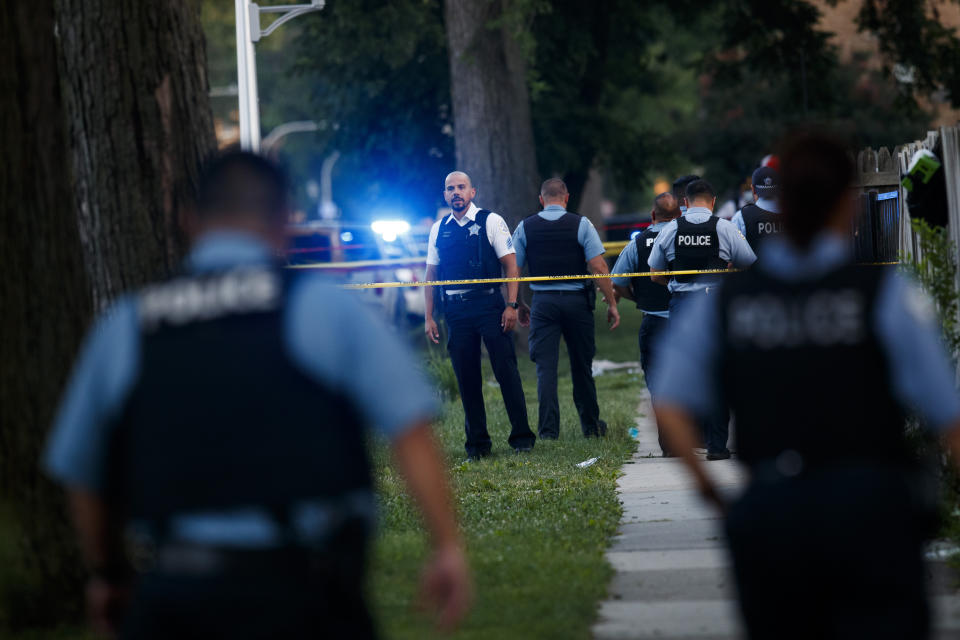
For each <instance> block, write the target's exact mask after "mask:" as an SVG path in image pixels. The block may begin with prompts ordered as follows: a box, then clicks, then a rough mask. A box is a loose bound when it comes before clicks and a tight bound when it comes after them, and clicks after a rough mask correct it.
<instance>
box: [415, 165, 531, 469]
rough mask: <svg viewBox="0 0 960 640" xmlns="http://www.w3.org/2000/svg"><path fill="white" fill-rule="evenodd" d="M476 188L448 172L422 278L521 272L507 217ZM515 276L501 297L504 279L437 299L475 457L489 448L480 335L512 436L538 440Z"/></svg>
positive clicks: (429, 327)
mask: <svg viewBox="0 0 960 640" xmlns="http://www.w3.org/2000/svg"><path fill="white" fill-rule="evenodd" d="M476 194H477V190H476V188H475V187H474V186H473V184H472V183H471V181H470V177H469V176H468V175H467V174H465V173H463V172H462V171H454V172H453V173H451V174H450V175H448V176H447V179H446V182H445V184H444V190H443V197H444V199H445V200H446V202H447V204H448V205H450V208H451V209H452V213H451V214H450V215H448V216H445V217H444V218H441V219H440V220H438V221H437V222H436V223H434V225H433V228H432V229H430V240H429V242H428V245H427V270H426V274H425V280H427V281H431V280H480V279H489V278H500V277H502V276H503V274H504V272H506V276H507V277H509V278H515V277H517V276H518V275H519V271H518V269H517V258H516V252H515V251H514V249H513V240H512V239H511V236H510V230H509V228H508V227H507V223H506V221H504V219H503V218H502V217H500V216H499V215H497V214H496V213H493V212H491V211H488V210H487V209H480V208H478V207H477V206H476V205H475V204H474V203H473V198H474V197H475V196H476ZM518 290H519V285H518V283H516V282H510V283H508V284H507V300H506V302H504V299H503V295H502V294H501V291H500V286H499V285H494V284H469V285H452V286H447V287H443V291H442V292H441V295H440V296H439V297H440V300H441V304H442V305H443V314H444V316H445V317H446V319H447V329H448V337H447V350H448V351H449V352H450V360H451V362H452V363H453V370H454V372H455V373H456V375H457V383H458V385H459V387H460V399H461V401H462V403H463V413H464V430H465V431H466V437H467V441H466V447H465V448H466V451H467V457H468V459H470V460H479V459H480V458H483V457H485V456H487V455H489V454H490V448H491V442H490V435H489V433H488V432H487V416H486V410H485V409H484V404H483V378H482V377H481V374H480V341H481V340H483V344H484V345H485V346H486V347H487V353H489V354H490V364H491V365H492V367H493V373H494V375H495V376H496V378H497V382H498V383H500V393H501V394H502V395H503V403H504V405H505V406H506V410H507V416H508V417H509V419H510V425H511V431H510V437H509V439H508V442H509V443H510V446H511V447H513V449H514V450H515V451H516V452H518V453H520V452H527V451H530V450H532V449H533V444H534V442H535V440H536V436H534V434H533V432H532V431H531V430H530V425H529V422H528V420H527V404H526V399H525V398H524V395H523V387H522V384H521V382H520V373H519V372H518V371H517V355H516V351H515V350H514V346H513V335H512V331H513V328H514V327H515V326H516V324H517V308H518V306H519V305H518V303H517V293H518ZM424 298H425V301H426V314H425V315H426V326H425V329H426V334H427V337H428V338H429V339H430V340H432V341H433V342H434V343H435V344H439V343H440V332H439V331H438V329H437V323H436V322H435V321H434V319H433V310H434V296H433V292H432V291H431V290H430V288H425V289H424Z"/></svg>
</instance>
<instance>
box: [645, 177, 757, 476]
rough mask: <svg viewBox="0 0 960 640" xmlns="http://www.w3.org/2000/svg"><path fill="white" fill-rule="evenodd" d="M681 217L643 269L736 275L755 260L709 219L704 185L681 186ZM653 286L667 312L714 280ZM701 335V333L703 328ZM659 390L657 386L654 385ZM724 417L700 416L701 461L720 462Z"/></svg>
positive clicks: (720, 223) (674, 279)
mask: <svg viewBox="0 0 960 640" xmlns="http://www.w3.org/2000/svg"><path fill="white" fill-rule="evenodd" d="M686 192H687V203H688V204H689V207H688V208H687V210H686V212H685V213H684V214H683V215H682V216H681V217H679V218H677V219H676V220H674V221H673V222H669V223H667V225H666V226H664V227H663V229H662V230H661V231H660V235H658V236H657V239H656V241H655V242H654V243H653V247H652V248H651V250H650V257H649V258H648V260H647V264H648V265H649V266H650V270H651V271H664V270H666V269H670V270H671V271H689V270H701V269H726V268H727V267H728V266H729V265H732V266H734V267H736V268H738V269H745V268H746V267H749V266H750V265H751V264H753V262H754V261H755V260H756V259H757V257H756V255H754V253H753V250H752V249H751V248H750V245H749V244H747V241H746V240H745V239H744V237H743V236H742V235H741V234H740V232H739V231H737V228H736V227H735V226H733V224H732V223H730V222H729V221H727V220H721V219H719V218H717V217H716V216H714V215H713V207H714V205H715V204H716V201H717V194H716V192H715V191H714V190H713V187H712V186H710V183H708V182H707V181H706V180H695V181H693V182H691V183H690V184H688V185H687V189H686ZM653 279H654V281H655V282H659V283H660V284H667V287H668V288H669V290H670V293H671V298H670V312H671V314H673V313H674V312H675V311H676V309H677V307H678V306H680V305H682V304H685V303H686V302H689V301H690V300H692V299H694V298H702V297H705V296H707V295H709V293H710V290H711V288H712V287H715V286H716V283H717V282H718V276H695V275H681V276H671V277H670V279H669V282H666V277H665V276H653ZM704 329H705V330H706V327H704ZM657 384H658V386H659V382H658V383H657ZM729 422H730V420H729V415H728V414H727V412H726V411H725V410H723V409H717V411H716V412H715V413H714V414H713V415H711V416H703V430H704V440H705V444H706V446H707V460H726V459H728V458H729V457H730V450H729V449H728V448H727V439H728V436H729Z"/></svg>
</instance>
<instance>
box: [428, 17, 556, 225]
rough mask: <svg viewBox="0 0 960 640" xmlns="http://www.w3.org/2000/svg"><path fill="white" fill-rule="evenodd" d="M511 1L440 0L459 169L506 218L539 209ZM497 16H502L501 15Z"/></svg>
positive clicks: (483, 201)
mask: <svg viewBox="0 0 960 640" xmlns="http://www.w3.org/2000/svg"><path fill="white" fill-rule="evenodd" d="M508 2H509V0H445V3H444V8H445V19H446V29H447V43H448V48H449V52H450V86H451V94H452V97H453V120H454V140H455V142H456V147H457V168H458V169H460V170H462V171H465V172H466V173H467V174H468V175H470V177H471V178H472V180H473V184H474V186H475V187H477V198H476V199H477V203H478V206H481V207H484V208H487V209H492V210H494V211H496V212H498V213H500V214H501V215H502V216H503V217H504V218H505V219H506V220H507V224H508V225H510V228H511V229H514V228H516V225H517V223H518V222H519V221H520V220H522V219H523V218H525V217H526V216H528V215H531V214H533V213H535V212H536V211H538V210H539V205H538V203H537V195H538V194H539V189H540V177H539V174H538V171H537V162H536V155H535V153H534V146H533V125H532V123H531V120H530V98H529V95H528V93H527V78H526V62H525V60H524V56H523V52H522V51H521V50H520V47H519V46H518V44H517V41H516V39H515V38H514V37H513V35H512V34H511V33H510V29H509V27H508V26H506V25H499V26H492V23H493V21H494V20H496V19H497V18H500V17H502V16H503V13H504V7H505V5H506V4H507V3H508ZM501 22H502V21H501Z"/></svg>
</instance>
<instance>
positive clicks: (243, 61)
mask: <svg viewBox="0 0 960 640" xmlns="http://www.w3.org/2000/svg"><path fill="white" fill-rule="evenodd" d="M325 4H326V0H312V2H311V3H310V4H280V5H273V6H266V7H261V6H260V5H258V4H257V3H256V2H250V0H236V13H237V94H238V98H239V102H240V148H241V149H244V150H245V151H253V152H254V153H259V152H260V102H259V96H258V94H257V58H256V51H255V50H254V47H253V45H254V43H256V42H259V41H260V38H263V37H266V36H268V35H270V34H271V33H273V32H274V31H276V29H277V27H279V26H280V25H282V24H283V23H285V22H289V21H290V20H293V19H294V18H296V17H297V16H302V15H303V14H305V13H311V12H313V11H320V10H321V9H323V7H324V5H325ZM261 13H279V14H281V15H280V17H279V18H277V19H276V20H274V21H273V22H272V23H271V24H270V26H268V27H267V28H266V29H261V28H260V14H261Z"/></svg>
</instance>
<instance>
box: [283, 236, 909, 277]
mask: <svg viewBox="0 0 960 640" xmlns="http://www.w3.org/2000/svg"><path fill="white" fill-rule="evenodd" d="M631 242H633V241H632V240H622V241H617V242H604V243H603V248H604V249H606V253H607V254H610V253H613V252H616V251H618V250H622V249H623V248H624V247H626V246H627V245H628V244H630V243H631ZM423 264H426V258H425V257H420V258H390V259H384V260H354V261H347V262H323V263H316V264H294V265H289V266H288V267H287V268H288V269H339V270H345V269H369V268H372V267H385V266H412V265H423ZM860 264H861V265H862V266H876V267H881V266H891V265H896V264H900V263H899V262H866V263H860ZM738 271H741V270H740V269H700V270H687V271H657V272H650V271H644V272H640V273H598V274H590V275H575V276H523V277H519V278H481V279H474V280H429V281H418V282H362V283H356V284H343V285H340V286H342V287H343V288H344V289H397V288H402V287H448V286H456V285H466V284H503V283H505V282H549V281H557V280H600V279H603V278H649V277H651V276H663V277H667V278H669V277H672V276H696V275H709V274H718V273H736V272H738Z"/></svg>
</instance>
